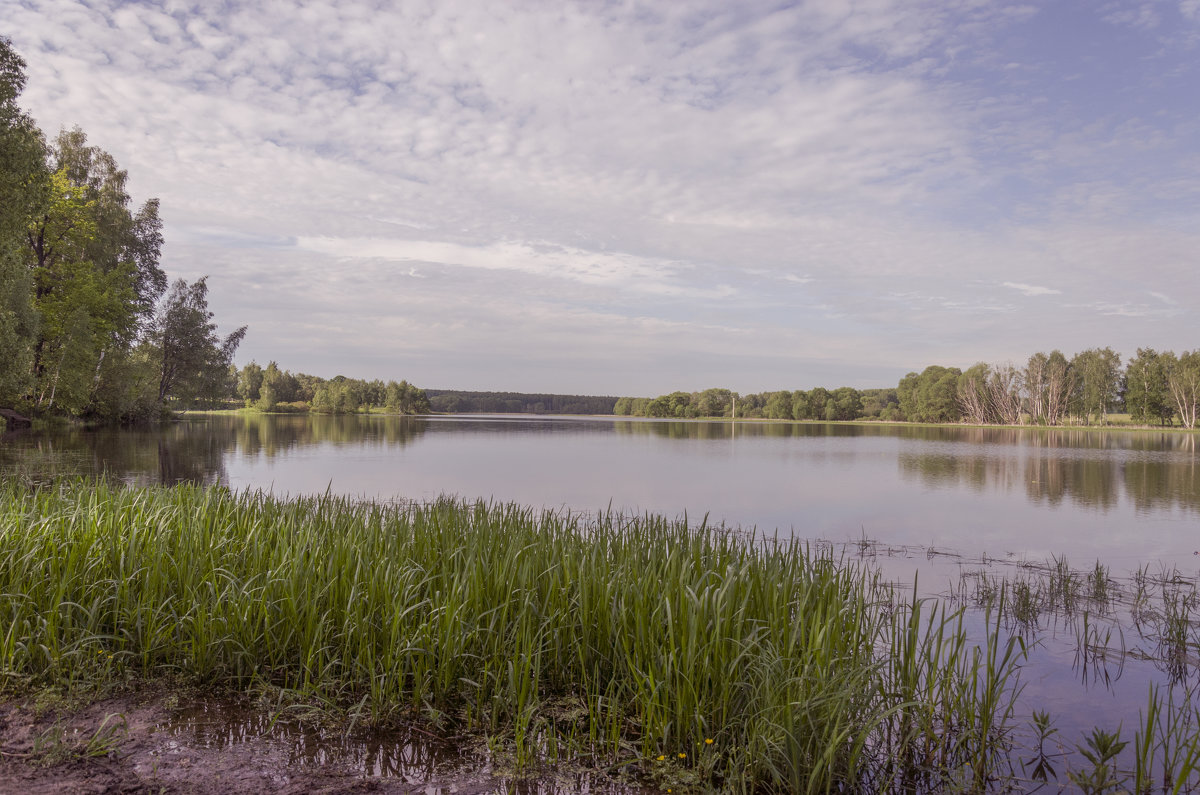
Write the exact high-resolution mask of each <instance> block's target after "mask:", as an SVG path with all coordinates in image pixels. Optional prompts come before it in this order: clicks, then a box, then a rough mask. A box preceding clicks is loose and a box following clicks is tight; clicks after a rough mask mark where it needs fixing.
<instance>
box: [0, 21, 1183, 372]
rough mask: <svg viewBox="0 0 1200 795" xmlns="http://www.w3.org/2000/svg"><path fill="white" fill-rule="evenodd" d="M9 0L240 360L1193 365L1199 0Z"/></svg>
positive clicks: (721, 367)
mask: <svg viewBox="0 0 1200 795" xmlns="http://www.w3.org/2000/svg"><path fill="white" fill-rule="evenodd" d="M301 6H302V4H297V3H285V2H252V3H251V2H246V3H241V2H225V3H207V2H192V3H187V2H163V3H121V2H115V1H114V0H88V2H70V1H69V0H0V20H2V22H0V35H7V36H9V37H10V38H11V39H12V40H13V44H14V46H15V47H16V49H17V50H18V51H19V52H20V53H21V54H22V55H23V56H24V57H25V59H26V61H27V62H28V64H29V65H28V70H27V72H28V78H29V80H28V86H27V88H26V92H25V94H24V95H23V97H22V104H23V106H24V107H25V108H26V109H27V110H28V111H29V112H30V113H31V114H32V115H33V116H34V117H35V118H36V119H37V120H38V122H39V124H40V125H41V126H42V127H43V129H45V130H47V131H48V132H50V133H53V132H54V131H56V130H58V129H59V128H60V127H63V126H67V127H69V126H73V125H79V126H81V127H82V128H83V129H84V130H85V131H86V132H87V133H88V136H89V140H90V141H91V142H92V143H94V144H96V145H99V146H101V147H103V148H104V149H106V150H108V151H110V152H111V153H112V154H113V155H114V156H115V157H116V158H117V160H118V162H119V163H121V165H122V166H124V167H125V168H127V169H128V170H129V173H130V189H131V192H132V193H133V194H134V197H135V200H138V201H140V200H143V199H145V198H148V197H150V196H158V197H160V198H161V200H162V214H163V217H164V220H165V227H166V228H165V233H166V239H167V243H166V247H165V251H164V259H163V265H164V267H165V269H166V270H167V271H168V273H169V274H170V275H171V276H172V277H176V276H181V277H184V278H187V279H193V278H196V277H199V276H202V275H206V274H207V275H208V276H209V277H210V278H209V285H210V305H211V307H212V308H213V309H214V311H215V312H216V313H217V319H218V320H219V321H220V322H221V323H222V324H223V326H225V327H227V328H232V327H233V326H236V325H240V324H243V323H245V324H248V325H249V326H250V331H249V334H248V335H247V337H246V340H245V342H244V343H243V345H242V349H241V351H240V355H239V359H241V360H242V361H248V360H249V359H250V358H255V359H257V360H258V361H259V362H260V363H263V364H265V363H266V361H267V360H270V359H275V360H276V361H278V362H279V364H280V366H282V367H285V368H288V369H292V370H302V371H305V372H311V373H315V374H318V375H324V376H327V377H328V376H332V375H334V374H336V373H342V374H345V375H349V376H355V377H367V378H373V377H379V378H384V379H388V378H397V379H399V378H407V379H409V380H410V381H413V382H414V383H417V384H419V385H422V386H427V387H443V388H464V389H496V390H525V391H554V392H584V393H608V394H643V395H653V394H659V393H662V392H666V391H671V390H674V389H686V390H692V389H702V388H706V387H710V386H725V387H729V388H733V389H736V390H739V391H742V392H750V391H759V390H765V389H797V388H811V387H813V386H818V385H822V386H829V387H834V386H838V385H851V386H858V387H868V386H890V385H894V384H895V383H896V381H897V380H898V379H899V378H900V377H901V376H903V375H904V373H906V372H908V371H910V370H920V369H922V368H924V367H925V366H926V365H928V364H934V363H936V364H943V365H954V366H960V367H966V366H969V365H971V364H973V363H974V362H976V361H988V362H1006V361H1014V362H1017V363H1021V362H1023V361H1024V360H1025V359H1026V358H1027V357H1028V356H1029V354H1031V353H1033V352H1034V351H1037V350H1050V349H1053V348H1060V349H1062V350H1063V351H1064V352H1066V353H1067V354H1068V355H1070V354H1072V353H1074V352H1076V351H1078V350H1082V349H1085V348H1089V347H1097V346H1099V347H1103V346H1111V347H1113V348H1115V349H1116V350H1118V351H1120V352H1122V353H1123V354H1124V355H1125V357H1126V358H1129V357H1131V356H1132V355H1134V353H1135V351H1136V349H1137V348H1138V347H1147V346H1149V347H1155V348H1159V349H1171V350H1176V351H1181V350H1184V349H1189V350H1190V349H1193V348H1195V347H1198V346H1200V333H1198V331H1200V328H1198V324H1197V322H1196V320H1195V317H1196V315H1195V308H1196V304H1197V299H1198V298H1200V278H1197V275H1196V274H1197V270H1198V267H1197V266H1198V265H1200V262H1198V260H1200V89H1197V86H1200V0H1128V1H1127V2H1115V3H1106V2H1102V1H1096V2H1075V1H1074V0H1053V1H1052V2H1051V1H1050V0H1047V1H1046V2H1038V3H1030V4H1017V3H1007V2H1006V3H992V2H986V1H985V0H964V1H963V2H958V3H953V4H951V3H944V2H923V1H922V0H840V1H837V2H835V1H834V0H814V1H813V2H805V3H779V2H773V3H766V2H762V3H759V2H738V3H729V2H726V1H725V0H713V2H707V1H702V2H679V3H664V2H652V3H636V2H611V3H605V2H579V3H572V2H532V3H519V2H505V3H485V2H479V0H463V1H461V2H459V1H457V0H439V1H438V2H430V3H417V2H413V3H409V2H399V3H392V2H357V1H354V0H342V2H338V3H337V4H336V6H335V4H333V3H307V4H303V7H301Z"/></svg>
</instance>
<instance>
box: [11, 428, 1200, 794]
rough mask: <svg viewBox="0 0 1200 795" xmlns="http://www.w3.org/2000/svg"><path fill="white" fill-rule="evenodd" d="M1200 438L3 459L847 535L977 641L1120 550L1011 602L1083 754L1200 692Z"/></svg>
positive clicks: (542, 445) (114, 434)
mask: <svg viewBox="0 0 1200 795" xmlns="http://www.w3.org/2000/svg"><path fill="white" fill-rule="evenodd" d="M1196 439H1197V437H1196V435H1194V434H1184V433H1166V432H1152V431H1111V430H1110V431H1095V430H1090V431H1089V430H1084V429H1042V428H1029V429H1011V428H961V427H916V426H886V425H834V424H796V423H772V422H738V423H730V422H703V421H691V422H665V421H654V420H640V419H625V418H601V417H586V418H584V417H535V416H462V415H458V416H439V417H387V416H369V415H350V416H321V415H273V416H264V415H246V416H241V415H236V416H230V415H194V416H188V417H185V418H184V419H182V420H181V421H179V422H174V423H171V424H169V425H167V426H164V427H161V428H155V429H135V430H111V429H108V430H83V429H67V430H62V431H56V432H42V433H32V432H19V433H13V434H8V435H6V436H4V437H2V438H0V473H2V474H3V475H4V476H6V477H22V478H26V479H30V480H43V479H46V478H49V477H54V476H61V475H71V474H85V475H96V474H100V473H106V474H107V475H108V476H109V477H112V478H115V479H118V480H121V481H124V482H126V483H130V484H139V485H144V484H152V483H168V484H169V483H178V482H193V483H199V484H222V485H225V486H228V487H230V488H232V489H237V490H243V489H266V490H270V491H272V492H274V493H275V494H277V495H280V496H283V495H298V494H313V493H322V492H325V491H327V490H328V491H332V492H334V493H338V494H346V495H351V496H361V497H366V498H373V499H381V500H417V501H426V500H432V499H434V498H436V497H438V496H439V495H442V494H451V495H457V496H460V497H464V498H476V497H482V498H485V499H494V500H498V501H505V502H508V501H514V502H518V503H521V504H525V505H531V506H539V507H541V506H544V507H548V508H552V509H565V510H571V511H576V512H590V513H594V512H596V511H600V510H609V509H611V510H613V511H621V512H626V513H629V512H637V513H642V512H654V513H661V514H665V515H667V516H669V517H677V516H680V515H682V514H684V513H685V512H686V514H687V517H688V519H689V521H691V522H693V523H699V522H700V521H701V520H703V519H704V517H705V515H707V520H708V521H709V522H710V523H711V524H725V525H726V526H727V527H729V528H731V529H733V530H735V531H738V530H740V531H749V530H751V529H756V530H757V531H758V532H760V533H767V534H773V533H776V532H778V533H779V534H781V535H794V536H797V537H802V538H805V539H811V540H813V541H814V543H824V542H831V543H833V544H835V545H838V544H842V545H844V547H843V550H844V551H843V552H842V554H845V555H850V556H863V557H866V558H868V559H869V562H870V563H871V564H872V565H874V566H878V568H879V569H880V570H881V571H882V572H883V573H884V574H885V576H888V577H890V578H893V579H895V580H898V581H900V582H902V583H908V584H910V585H911V583H912V577H913V575H914V573H915V572H918V571H919V573H920V584H921V591H922V592H923V593H926V594H939V595H942V596H946V597H948V598H949V599H950V602H951V603H952V604H964V605H967V606H968V607H973V608H976V609H973V610H970V611H969V612H968V617H967V620H968V624H969V627H970V631H971V632H972V634H974V635H976V636H977V637H981V636H982V634H983V633H984V632H985V631H986V629H985V625H984V622H985V621H987V620H988V619H987V618H986V615H985V613H984V611H983V610H982V605H983V604H984V602H983V600H982V597H981V593H983V592H984V591H986V586H987V582H988V578H989V577H993V576H999V577H1000V578H1005V577H1007V578H1008V579H1009V580H1010V583H1016V586H1015V587H1016V588H1025V589H1026V591H1030V590H1031V589H1032V590H1034V591H1039V592H1041V593H1042V597H1040V598H1042V599H1043V601H1044V598H1045V593H1046V592H1045V590H1044V587H1043V585H1042V584H1040V583H1043V582H1044V581H1045V580H1046V578H1047V576H1049V575H1048V570H1050V569H1053V566H1050V567H1047V566H1045V565H1044V564H1046V562H1047V561H1050V560H1051V559H1053V558H1055V557H1061V556H1065V557H1066V558H1067V559H1068V561H1069V562H1070V564H1071V565H1072V567H1073V568H1074V569H1075V570H1076V571H1077V572H1078V574H1077V575H1076V580H1075V582H1076V586H1077V587H1078V588H1080V589H1081V590H1080V593H1086V592H1087V589H1088V588H1089V587H1090V585H1089V583H1090V582H1091V581H1090V580H1088V579H1087V574H1086V572H1087V570H1089V569H1091V568H1092V567H1093V565H1094V563H1095V562H1097V561H1099V562H1101V563H1103V564H1104V565H1105V566H1108V567H1110V569H1111V571H1112V574H1113V575H1115V577H1116V578H1117V581H1116V583H1115V585H1114V586H1113V587H1114V588H1115V589H1116V590H1117V591H1119V595H1118V598H1117V601H1116V602H1114V605H1115V606H1113V607H1106V606H1104V605H1102V604H1098V603H1097V602H1095V601H1094V600H1093V601H1090V602H1089V601H1087V600H1086V599H1083V598H1082V597H1081V602H1080V605H1081V606H1080V608H1079V609H1076V610H1072V609H1068V610H1066V611H1065V612H1064V611H1063V610H1062V609H1061V608H1054V607H1052V608H1046V607H1045V605H1043V607H1042V608H1040V609H1041V610H1042V612H1041V613H1040V614H1039V613H1037V611H1036V610H1035V613H1034V616H1033V618H1032V620H1029V619H1021V618H1020V617H1019V616H1018V615H1017V614H1016V613H1015V612H1013V611H1012V610H1011V604H1012V602H1010V612H1009V613H1008V614H1007V616H1006V617H1005V618H1004V626H1005V629H1006V631H1009V632H1012V633H1019V634H1021V635H1022V637H1024V638H1025V639H1026V641H1027V643H1028V651H1029V657H1028V660H1027V662H1026V665H1025V666H1024V667H1023V674H1022V682H1023V688H1024V689H1023V690H1022V694H1021V698H1020V705H1019V708H1018V715H1017V723H1018V724H1021V723H1022V721H1027V720H1028V716H1029V715H1031V714H1032V713H1033V711H1034V710H1036V709H1049V710H1051V711H1052V712H1053V714H1054V716H1055V726H1057V727H1058V728H1059V729H1060V730H1061V734H1060V735H1057V736H1058V737H1059V738H1060V742H1059V741H1056V742H1059V745H1057V746H1056V747H1058V748H1060V749H1061V753H1064V754H1067V753H1074V751H1073V750H1072V749H1073V748H1075V747H1076V746H1077V744H1078V743H1080V742H1081V741H1082V740H1081V738H1082V737H1084V736H1085V735H1086V732H1088V731H1089V730H1090V728H1091V727H1093V726H1096V725H1103V726H1107V727H1108V728H1110V729H1111V728H1116V727H1117V726H1124V727H1126V730H1127V731H1126V733H1125V735H1124V737H1125V739H1132V736H1133V728H1132V727H1135V726H1136V725H1138V721H1139V714H1140V712H1141V711H1142V710H1143V709H1144V708H1145V704H1146V693H1147V692H1148V689H1149V688H1150V687H1151V686H1154V687H1165V688H1171V689H1172V692H1175V691H1176V690H1179V691H1180V692H1183V693H1185V694H1186V695H1184V696H1183V698H1184V699H1186V700H1185V701H1184V702H1183V703H1188V702H1190V700H1191V699H1192V698H1193V695H1194V694H1196V693H1200V660H1197V659H1196V658H1195V655H1194V654H1193V653H1191V651H1187V652H1186V653H1181V654H1178V655H1177V654H1175V653H1174V652H1170V651H1169V650H1168V651H1164V648H1165V647H1164V646H1163V643H1164V640H1163V639H1164V638H1165V637H1166V630H1165V629H1164V627H1165V626H1166V624H1165V623H1164V622H1165V621H1166V619H1167V617H1168V613H1169V611H1168V610H1167V609H1166V607H1165V606H1167V605H1169V604H1174V603H1175V602H1174V601H1172V600H1176V598H1177V597H1178V599H1182V600H1183V601H1182V602H1179V603H1180V604H1183V605H1184V609H1185V613H1188V614H1189V615H1188V621H1189V623H1188V624H1187V641H1186V645H1187V648H1188V649H1189V650H1191V649H1195V648H1196V647H1197V646H1200V635H1198V634H1197V633H1198V632H1200V630H1198V626H1200V625H1198V624H1197V623H1196V622H1195V621H1193V620H1192V616H1194V613H1195V608H1196V606H1200V593H1198V592H1197V588H1196V576H1197V570H1198V569H1200V557H1198V556H1196V554H1195V553H1196V550H1197V549H1200V534H1198V533H1197V530H1200V466H1198V463H1200V462H1198V459H1197V450H1196ZM1032 564H1042V565H1041V567H1040V568H1039V567H1037V566H1034V565H1032ZM1141 567H1144V568H1141ZM1139 568H1141V572H1140V573H1139ZM1176 571H1177V572H1178V574H1180V575H1183V576H1182V577H1177V576H1176V573H1175V572H1176ZM1011 593H1012V594H1013V595H1014V596H1015V595H1016V594H1017V593H1018V591H1017V590H1013V591H1012V592H1011ZM1143 593H1145V594H1148V597H1147V599H1148V600H1149V601H1146V600H1143V598H1142V594H1143ZM1010 598H1011V597H1010ZM1089 610H1090V611H1092V616H1091V619H1090V624H1089V618H1088V611H1089ZM1189 611H1190V613H1189ZM1002 615H1003V614H1002ZM1089 626H1091V627H1092V630H1091V632H1092V633H1093V634H1088V633H1089V629H1088V627H1089ZM1101 633H1103V634H1101ZM1118 681H1119V683H1120V684H1119V686H1117V683H1118ZM1164 692H1165V691H1164ZM1016 736H1017V738H1018V741H1017V747H1018V748H1020V747H1023V745H1022V744H1024V747H1026V748H1027V747H1029V743H1031V742H1032V740H1030V735H1029V734H1028V731H1027V730H1026V729H1018V733H1017V735H1016ZM1129 753H1131V752H1130V751H1128V750H1127V751H1126V754H1125V755H1124V756H1123V757H1122V758H1123V759H1126V761H1127V757H1128V755H1129ZM1022 759H1023V757H1022ZM1060 783H1061V780H1060Z"/></svg>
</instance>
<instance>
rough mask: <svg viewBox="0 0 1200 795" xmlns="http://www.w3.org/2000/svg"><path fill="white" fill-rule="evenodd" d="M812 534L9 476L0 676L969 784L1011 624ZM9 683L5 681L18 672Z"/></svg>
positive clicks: (820, 773) (709, 763) (706, 766)
mask: <svg viewBox="0 0 1200 795" xmlns="http://www.w3.org/2000/svg"><path fill="white" fill-rule="evenodd" d="M988 635H989V639H988V641H987V642H986V643H985V644H984V645H983V647H976V646H972V645H970V644H969V643H968V642H967V640H966V637H967V636H966V633H965V631H964V629H963V626H962V613H961V612H948V611H946V610H945V609H943V608H936V609H935V608H933V607H931V606H930V605H929V604H927V603H925V602H923V601H921V600H918V599H916V598H907V599H905V598H897V597H896V595H895V594H894V593H893V591H892V590H891V589H890V588H889V587H888V586H886V585H884V584H883V583H882V582H881V581H880V580H879V579H878V577H877V576H876V575H875V574H874V573H873V572H872V571H871V570H869V569H864V568H860V567H859V566H857V565H855V564H854V563H852V562H850V561H847V560H843V559H840V558H837V557H835V556H834V555H833V554H832V553H831V552H828V551H825V552H822V551H815V550H813V549H810V548H809V547H808V546H806V545H805V544H804V543H803V542H797V541H793V540H790V539H788V540H782V539H773V538H761V537H758V538H751V539H748V538H745V537H739V536H736V535H734V534H731V533H728V532H724V531H722V530H720V529H717V530H714V529H710V528H706V527H700V528H699V529H697V528H689V527H688V525H687V524H686V522H682V521H669V520H667V519H664V518H662V517H659V516H643V517H633V518H631V517H625V516H618V515H612V514H606V515H601V516H598V517H590V518H587V517H579V516H572V515H563V514H560V513H555V512H541V511H535V510H531V509H529V508H522V507H519V506H515V505H503V504H489V503H483V502H474V503H471V502H463V501H458V500H452V499H442V500H439V501H437V502H435V503H433V504H429V505H408V506H395V505H382V504H376V503H363V502H356V501H351V500H347V499H343V498H338V497H333V496H328V495H326V496H323V497H313V498H308V497H305V498H295V499H277V498H274V497H271V496H268V495H265V494H262V493H240V494H238V493H231V492H229V491H227V490H224V489H216V488H214V489H207V490H206V489H199V488H192V487H187V486H178V487H174V488H170V489H162V488H151V489H124V488H119V487H112V486H109V485H105V484H103V483H100V484H91V483H88V484H84V483H77V484H67V485H58V486H54V487H49V488H43V489H30V488H26V487H23V486H20V485H18V484H13V483H9V484H6V485H4V486H2V487H0V688H3V687H10V688H11V687H13V686H14V684H13V683H18V682H20V683H23V685H24V686H27V685H28V684H30V683H50V682H54V683H63V682H67V683H69V682H72V681H75V680H84V681H90V680H96V679H104V678H110V677H118V676H125V675H128V674H130V673H137V674H139V675H144V676H154V675H157V674H161V673H164V672H175V673H185V674H187V675H190V676H193V677H196V678H197V679H198V680H200V681H207V682H221V683H226V684H234V685H251V684H254V683H256V682H264V681H265V682H269V683H272V684H274V685H276V686H278V687H282V688H288V689H293V690H296V691H299V692H301V693H303V694H305V695H306V696H308V697H311V698H314V699H320V700H324V701H326V702H328V703H330V704H339V705H343V706H348V707H353V708H354V709H355V713H354V714H355V715H356V716H368V717H369V718H370V719H373V720H375V721H379V722H386V721H397V720H406V719H410V718H412V717H416V716H419V717H421V718H422V719H424V720H432V721H435V722H437V723H440V724H442V725H443V726H445V727H446V728H449V729H454V730H465V731H477V732H482V733H485V734H487V735H489V736H490V737H492V738H493V739H494V740H496V739H497V738H498V739H499V740H500V741H503V742H505V743H506V744H508V746H509V747H510V748H512V749H513V750H514V751H515V752H516V754H517V757H518V758H519V759H520V760H521V761H522V762H524V763H534V762H536V761H538V760H541V759H546V758H561V757H563V756H564V755H566V756H572V757H576V758H579V757H583V758H591V759H593V760H594V762H595V763H596V764H597V765H614V766H615V765H633V767H634V769H635V770H637V771H640V773H641V774H643V775H646V776H658V777H660V778H661V777H665V778H664V780H670V777H671V776H674V777H675V778H676V780H684V779H686V776H687V775H690V776H692V778H691V779H687V780H697V781H700V782H701V783H703V784H705V785H707V786H719V787H721V788H723V789H726V790H731V791H750V790H761V791H788V792H803V791H810V792H829V791H834V790H837V791H856V790H864V791H865V790H869V791H880V790H887V789H892V788H895V787H903V788H913V787H915V788H918V789H923V788H937V787H940V786H942V785H944V784H956V785H960V786H963V787H966V788H971V789H978V788H982V787H983V786H986V784H987V782H988V781H990V780H992V779H993V778H994V777H995V776H996V775H998V771H999V769H1000V765H1001V761H1002V760H1001V758H1000V757H1001V756H1002V754H1001V753H1000V752H1001V750H1002V749H1003V747H1004V738H1005V733H1006V732H1007V730H1008V724H1009V721H1010V719H1011V716H1012V702H1013V698H1014V696H1015V694H1016V690H1017V687H1018V684H1017V681H1016V671H1017V668H1018V666H1019V663H1020V660H1021V651H1022V649H1021V647H1020V645H1019V641H1016V640H1008V641H1006V642H1002V641H1001V640H1000V638H1001V636H1002V633H1001V630H1000V626H999V625H998V624H996V625H994V626H993V627H992V630H991V631H990V632H989V633H988ZM6 683H7V684H6Z"/></svg>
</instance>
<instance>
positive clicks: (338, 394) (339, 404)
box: [234, 361, 430, 414]
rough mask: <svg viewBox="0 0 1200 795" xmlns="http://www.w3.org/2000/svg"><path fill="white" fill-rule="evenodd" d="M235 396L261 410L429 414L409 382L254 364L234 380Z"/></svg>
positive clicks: (426, 400) (426, 399)
mask: <svg viewBox="0 0 1200 795" xmlns="http://www.w3.org/2000/svg"><path fill="white" fill-rule="evenodd" d="M234 383H235V389H236V396H237V398H240V400H241V401H243V403H244V405H245V407H246V408H254V409H259V410H261V411H279V412H297V411H300V412H303V411H312V412H316V413H318V414H354V413H358V412H370V411H372V410H380V409H382V410H385V411H387V412H389V413H392V414H428V413H429V411H430V405H429V397H428V395H426V394H425V392H424V391H423V390H421V389H418V388H417V387H415V386H413V385H412V384H410V383H408V381H400V382H396V381H388V382H387V383H384V382H383V381H380V380H378V379H375V380H373V381H366V380H362V379H357V378H347V377H345V376H343V375H339V376H335V377H333V378H331V379H324V378H321V377H320V376H315V375H308V374H307V373H295V374H293V373H292V372H291V371H289V370H280V369H279V365H277V364H275V362H268V363H267V366H266V367H265V368H264V367H262V366H260V365H259V364H258V363H257V362H255V361H251V362H250V363H249V364H247V365H246V366H244V367H243V368H242V369H241V370H239V371H237V373H236V376H235V378H234Z"/></svg>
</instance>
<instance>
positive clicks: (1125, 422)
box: [176, 408, 1200, 434]
mask: <svg viewBox="0 0 1200 795" xmlns="http://www.w3.org/2000/svg"><path fill="white" fill-rule="evenodd" d="M176 414H177V415H180V416H191V415H209V416H222V415H224V416H244V415H269V416H288V415H297V414H313V415H320V416H326V417H344V416H353V415H361V414H370V415H374V416H387V417H458V416H468V415H470V416H498V417H499V416H505V417H580V418H589V419H610V420H638V421H645V422H726V423H730V424H732V423H741V422H746V423H757V424H768V423H771V424H776V423H783V424H787V425H852V426H855V425H857V426H864V427H879V426H894V427H898V428H983V429H989V428H990V429H1010V430H1021V431H1055V430H1061V431H1137V432H1155V433H1185V434H1195V433H1200V428H1185V427H1183V426H1181V425H1143V424H1138V423H1134V422H1131V421H1130V420H1129V419H1128V416H1129V415H1127V414H1114V415H1111V416H1113V417H1115V418H1119V419H1117V420H1116V421H1115V422H1109V423H1107V424H1104V425H1079V424H1066V425H1039V424H1036V423H1024V424H1021V425H1000V424H989V425H981V424H975V423H967V422H909V421H907V420H870V419H857V420H787V419H771V418H769V417H644V416H633V415H621V414H551V413H542V414H535V413H533V412H445V411H432V412H429V413H428V414H398V413H395V412H390V411H387V410H386V409H382V408H379V409H371V410H369V411H348V412H340V413H335V412H325V411H312V410H311V409H290V410H287V411H263V410H262V409H257V408H236V409H186V410H183V411H178V412H176ZM1120 418H1124V419H1120Z"/></svg>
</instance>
